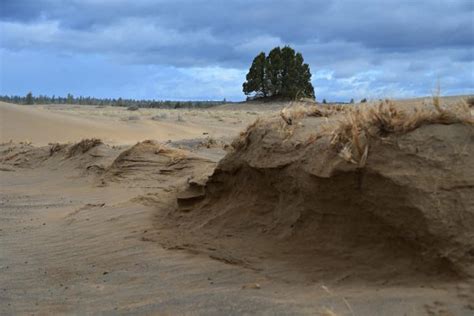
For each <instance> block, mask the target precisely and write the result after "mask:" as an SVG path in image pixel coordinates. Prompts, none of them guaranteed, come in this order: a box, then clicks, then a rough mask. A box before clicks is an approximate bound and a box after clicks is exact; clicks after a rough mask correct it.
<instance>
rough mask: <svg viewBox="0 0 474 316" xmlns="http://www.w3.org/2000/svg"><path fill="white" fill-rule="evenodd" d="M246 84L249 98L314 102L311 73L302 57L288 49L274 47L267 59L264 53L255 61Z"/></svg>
mask: <svg viewBox="0 0 474 316" xmlns="http://www.w3.org/2000/svg"><path fill="white" fill-rule="evenodd" d="M246 79H247V81H246V82H245V83H244V84H243V91H244V93H245V94H246V95H249V94H251V93H255V96H256V97H267V96H269V97H282V98H286V99H295V98H297V97H309V98H314V88H313V85H312V84H311V71H310V69H309V65H308V64H306V63H305V62H304V59H303V55H301V53H296V52H295V50H294V49H292V48H291V47H289V46H285V47H283V48H280V47H275V48H274V49H272V50H271V51H270V53H269V54H268V56H267V57H266V58H265V53H260V54H259V55H257V57H255V59H254V60H253V62H252V66H251V67H250V70H249V73H248V74H247V77H246Z"/></svg>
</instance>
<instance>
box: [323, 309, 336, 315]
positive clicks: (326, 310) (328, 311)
mask: <svg viewBox="0 0 474 316" xmlns="http://www.w3.org/2000/svg"><path fill="white" fill-rule="evenodd" d="M319 316H337V314H336V313H335V312H333V311H332V310H331V309H329V308H323V309H321V310H320V311H319Z"/></svg>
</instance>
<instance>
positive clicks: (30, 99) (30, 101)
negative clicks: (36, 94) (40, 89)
mask: <svg viewBox="0 0 474 316" xmlns="http://www.w3.org/2000/svg"><path fill="white" fill-rule="evenodd" d="M25 103H26V104H28V105H32V104H35V102H34V99H33V93H31V91H30V92H28V93H27V95H26V98H25Z"/></svg>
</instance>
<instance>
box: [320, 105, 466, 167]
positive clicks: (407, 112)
mask: <svg viewBox="0 0 474 316" xmlns="http://www.w3.org/2000/svg"><path fill="white" fill-rule="evenodd" d="M456 123H460V124H466V125H474V119H473V116H472V114H471V111H470V109H469V106H468V105H467V103H466V102H460V103H458V104H456V105H453V106H450V107H443V106H442V104H441V100H440V98H439V96H434V97H433V104H432V106H430V105H424V106H420V107H410V108H408V107H407V108H401V107H397V106H396V105H395V104H394V103H393V102H391V101H387V100H386V101H382V102H380V103H379V104H378V105H365V106H360V107H357V108H354V109H353V110H352V111H350V112H348V113H347V114H346V115H344V116H343V117H342V118H341V120H340V121H339V122H338V124H335V125H334V124H333V125H331V126H328V127H327V128H326V132H329V133H330V134H331V136H332V141H331V143H332V144H333V145H335V146H337V147H338V148H339V154H340V156H341V157H342V158H344V159H345V160H346V161H348V162H351V163H355V164H358V165H359V166H360V167H362V166H364V165H365V162H366V159H367V155H368V151H369V141H370V139H371V138H375V137H378V138H383V137H387V136H388V135H390V134H404V133H408V132H410V131H413V130H415V129H417V128H419V127H421V126H423V125H427V124H445V125H447V124H456Z"/></svg>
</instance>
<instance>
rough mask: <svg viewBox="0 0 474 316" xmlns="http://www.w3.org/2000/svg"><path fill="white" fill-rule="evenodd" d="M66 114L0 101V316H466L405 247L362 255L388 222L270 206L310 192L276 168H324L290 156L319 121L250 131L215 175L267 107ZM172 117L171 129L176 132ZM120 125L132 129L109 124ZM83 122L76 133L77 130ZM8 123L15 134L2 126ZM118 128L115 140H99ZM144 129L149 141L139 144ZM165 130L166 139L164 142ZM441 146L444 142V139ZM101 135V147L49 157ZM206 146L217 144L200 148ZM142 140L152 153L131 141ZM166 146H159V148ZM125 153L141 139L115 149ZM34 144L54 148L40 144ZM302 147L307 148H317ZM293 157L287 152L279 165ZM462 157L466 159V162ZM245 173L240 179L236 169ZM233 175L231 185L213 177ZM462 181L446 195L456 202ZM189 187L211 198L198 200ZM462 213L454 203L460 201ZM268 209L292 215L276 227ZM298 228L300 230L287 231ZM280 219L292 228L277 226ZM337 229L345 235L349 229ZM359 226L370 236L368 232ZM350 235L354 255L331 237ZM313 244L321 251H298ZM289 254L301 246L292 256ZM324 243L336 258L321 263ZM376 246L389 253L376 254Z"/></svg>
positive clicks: (436, 268)
mask: <svg viewBox="0 0 474 316" xmlns="http://www.w3.org/2000/svg"><path fill="white" fill-rule="evenodd" d="M65 107H66V106H43V107H39V108H35V109H30V108H27V109H25V108H24V107H21V106H15V105H8V104H0V110H1V112H0V113H1V115H2V120H1V122H2V126H1V131H2V136H1V137H2V141H4V143H3V144H2V145H1V146H0V186H1V187H0V192H1V193H0V194H1V195H0V314H2V315H3V314H5V315H10V314H35V315H50V314H106V315H108V314H111V315H113V314H138V315H150V314H165V315H177V314H189V315H195V314H198V315H242V314H263V315H299V314H301V315H472V313H473V310H474V290H473V289H474V288H473V284H472V279H471V278H469V277H464V276H463V277H460V276H458V275H454V274H452V273H451V270H450V269H445V266H444V265H443V264H441V265H438V263H437V261H430V260H428V259H427V260H428V261H423V260H418V259H417V257H416V258H415V257H412V256H411V255H410V256H409V257H406V256H405V255H406V254H407V252H405V251H404V249H405V248H404V247H400V246H395V245H399V244H397V243H398V242H399V241H398V239H397V240H393V241H394V243H392V241H390V242H387V243H386V244H384V243H383V242H381V243H373V242H370V241H374V236H375V235H377V234H379V236H380V237H381V238H380V240H381V241H385V240H388V239H385V237H386V235H385V234H384V233H383V230H384V229H389V228H390V229H392V228H393V227H394V226H390V225H391V223H390V221H388V222H385V223H383V224H381V223H380V222H379V221H377V220H371V221H368V222H367V224H364V221H358V220H357V216H355V217H350V216H349V217H347V218H346V219H348V220H344V221H342V218H343V217H338V216H336V215H337V214H330V212H329V213H327V214H322V215H321V216H322V217H323V218H324V220H323V221H320V220H319V219H318V217H316V219H315V218H314V217H305V215H302V214H300V213H299V211H298V208H297V207H296V206H297V205H302V204H301V203H303V202H304V201H307V202H308V203H309V204H314V205H317V203H319V202H317V201H318V200H311V198H309V195H308V196H304V195H299V194H296V193H295V195H294V197H295V198H294V199H288V196H287V195H285V194H286V193H285V192H290V191H292V190H293V189H294V187H293V185H294V184H295V183H300V184H305V185H306V183H307V182H306V181H309V180H307V179H306V180H303V178H299V177H300V176H303V174H304V172H302V171H300V173H292V170H293V169H292V168H285V167H282V166H285V165H287V164H288V162H289V161H291V163H292V164H293V166H299V163H300V162H299V161H309V162H314V163H315V165H314V166H313V167H314V170H316V169H317V168H318V166H322V165H324V163H323V162H324V160H321V161H320V162H318V163H316V161H312V160H311V159H313V158H312V157H316V156H317V155H315V154H314V153H312V152H311V151H309V152H307V151H304V152H305V155H306V156H304V155H301V148H302V147H301V146H300V145H296V143H298V142H300V140H301V139H303V138H304V139H306V138H307V137H308V136H310V137H312V132H313V130H312V129H313V128H314V129H317V128H318V126H319V124H320V122H324V121H325V120H326V118H324V117H320V118H317V119H309V118H308V119H304V120H301V122H298V123H301V124H296V121H295V125H294V126H295V129H294V130H293V129H292V130H291V131H289V130H288V129H286V128H284V129H283V130H279V129H276V130H274V131H270V130H267V129H266V127H265V126H266V125H265V124H266V123H264V124H263V125H257V127H255V128H254V129H249V130H247V134H243V135H242V136H241V138H242V139H243V141H244V143H245V144H246V145H245V147H243V148H242V149H240V150H237V151H235V149H234V151H233V152H231V154H230V155H228V156H227V158H226V160H224V161H221V162H219V166H220V167H218V169H220V170H221V171H219V172H217V173H216V172H215V168H216V166H217V162H218V161H219V159H220V158H221V157H223V156H224V155H225V154H226V151H224V150H223V147H225V146H226V145H228V144H227V140H228V139H229V138H233V137H237V136H238V135H239V132H240V131H241V129H242V128H244V127H245V126H246V124H247V122H251V121H253V120H255V118H256V117H259V116H260V117H267V116H271V115H273V114H275V110H273V109H269V110H260V111H259V109H252V108H245V109H244V110H243V109H239V108H232V109H227V108H226V109H215V110H183V112H178V111H175V110H140V112H141V114H136V113H135V112H128V111H126V110H123V109H115V108H111V109H108V108H107V109H103V108H99V109H98V108H94V107H84V106H81V107H77V108H75V109H69V108H67V109H66V108H65ZM96 111H97V112H96ZM160 111H162V112H160ZM213 111H215V112H213ZM100 113H102V114H100ZM160 113H166V114H167V117H166V118H164V120H165V122H167V123H168V124H169V129H168V128H165V127H163V126H162V125H160V121H157V122H155V121H153V120H151V119H149V118H150V117H152V116H154V115H159V114H160ZM178 114H179V115H180V116H181V120H183V121H184V122H183V121H182V122H179V121H177V115H178ZM4 115H5V116H4ZM129 115H139V116H140V119H139V120H135V121H133V122H130V121H128V120H127V121H123V120H122V118H124V117H125V118H127V117H128V116H129ZM183 116H184V119H183V118H182V117H183ZM216 117H217V118H216ZM277 117H278V116H277ZM7 118H8V119H7ZM39 118H42V119H43V120H44V121H45V122H46V121H48V120H49V121H48V122H50V124H52V125H55V126H56V127H58V126H63V128H64V132H58V130H57V129H54V128H53V129H51V130H50V131H47V130H46V127H45V126H43V125H41V124H42V123H39V122H37V121H36V120H37V119H39ZM4 122H5V125H4ZM16 122H17V123H18V124H15V123H16ZM73 122H74V123H73ZM232 122H235V124H233V123H232ZM269 122H270V123H271V122H273V121H272V120H270V121H269ZM155 123H157V124H158V126H153V124H155ZM270 123H269V124H270ZM280 123H281V122H278V124H280ZM61 124H64V125H61ZM75 124H76V125H75ZM88 124H91V125H90V130H88V129H87V128H86V129H84V127H85V126H88ZM133 124H137V128H138V129H140V132H137V134H135V135H133V133H132V132H130V134H129V133H128V132H125V131H128V130H127V129H130V131H131V130H133V129H134V127H133V126H134V125H133ZM142 124H143V126H141V125H142ZM200 124H201V125H202V126H200V127H199V125H200ZM271 124H273V123H271ZM129 125H130V126H129ZM149 125H152V127H150V126H149ZM188 125H189V126H188ZM194 125H196V126H197V127H195V128H196V129H193V128H192V126H194ZM20 126H22V127H23V129H22V128H20V129H16V127H20ZM48 126H49V125H48ZM92 126H94V127H92ZM262 126H263V127H262ZM105 127H107V128H105ZM117 127H121V128H123V129H124V131H123V133H124V134H114V133H113V130H114V128H117ZM184 127H186V128H184ZM187 127H190V129H189V130H188V129H187ZM28 128H30V129H28ZM94 128H97V130H94ZM104 128H105V129H104ZM108 128H110V129H108ZM142 128H143V129H142ZM12 129H13V130H12ZM308 129H309V133H308ZM68 130H69V131H68ZM151 130H155V134H152V135H155V136H153V137H151V136H150V135H149V132H150V131H151ZM458 130H459V131H460V132H459V133H464V130H461V129H455V131H458ZM90 131H92V132H91V134H89V132H90ZM135 131H136V130H135ZM144 131H145V133H144V134H140V133H141V132H144ZM92 133H99V135H97V134H93V135H92ZM100 133H102V134H100ZM121 133H122V132H121ZM160 133H162V134H160ZM168 133H171V134H173V133H176V134H173V136H174V138H173V137H172V136H169V134H168ZM202 133H210V134H205V135H203V134H202ZM211 133H212V134H211ZM453 133H454V134H453ZM453 133H451V134H449V135H457V134H456V133H458V132H456V133H455V132H453ZM101 135H102V136H103V137H102V138H103V139H104V140H105V144H103V143H100V142H97V143H94V142H81V143H79V144H69V145H60V144H56V143H58V142H59V143H63V142H76V141H78V140H79V139H81V138H87V137H97V138H99V137H101ZM130 135H132V136H130ZM209 135H212V137H215V138H216V139H218V140H220V139H222V143H221V142H213V141H209ZM440 135H442V133H441V134H440ZM462 135H464V134H462ZM35 137H36V138H35ZM61 137H64V138H61ZM450 137H451V136H450ZM452 137H454V136H452ZM149 138H151V139H154V140H156V141H143V140H144V139H149ZM282 138H283V139H288V141H282ZM10 139H13V141H12V142H10ZM168 139H171V140H173V142H171V143H170V144H168V145H163V143H165V142H166V141H167V140H168ZM183 139H184V140H183ZM186 139H194V140H196V139H197V141H187V140H186ZM311 139H312V138H311ZM433 139H440V136H434V138H433ZM452 139H457V138H452ZM27 140H29V141H33V144H30V143H28V142H25V141H27ZM20 141H21V142H22V143H20ZM136 141H142V142H141V143H139V144H136V145H134V146H132V147H130V145H127V144H131V143H135V142H136ZM241 141H242V140H241ZM49 142H53V143H55V144H52V145H45V144H47V143H49ZM247 142H248V143H247ZM410 142H411V141H410V140H408V141H405V143H404V144H406V146H405V147H406V148H411V147H409V146H408V145H409V144H411V143H410ZM270 144H272V145H271V146H270ZM314 144H316V145H314V148H316V149H317V148H320V147H319V146H320V145H318V144H319V143H318V142H315V143H314ZM42 145H44V146H42ZM234 146H241V145H239V144H237V145H235V144H234ZM293 146H297V147H296V148H299V149H298V150H294V154H291V153H292V152H293V149H291V148H293ZM380 146H381V145H380ZM407 146H408V147H407ZM179 148H182V149H179ZM371 148H377V147H371ZM380 148H383V147H380ZM455 148H457V147H455ZM459 148H460V149H462V146H460V147H459ZM465 148H467V147H465ZM290 149H291V151H290ZM448 149H449V148H448ZM317 150H319V149H317ZM375 150H376V149H375ZM410 150H411V149H410ZM375 152H377V151H375ZM381 152H383V151H381ZM461 154H463V155H464V156H463V157H465V158H464V159H470V158H472V155H471V153H470V152H465V151H464V152H463V151H461ZM328 155H329V154H328ZM269 157H271V159H270V160H269V159H268V158H269ZM301 157H303V158H301ZM370 157H371V158H370V159H372V160H370V159H369V162H368V166H369V167H368V168H369V169H370V168H375V167H373V166H378V164H377V163H376V161H377V157H380V156H378V155H373V156H370ZM372 157H373V158H372ZM430 157H432V156H430ZM374 159H375V160H374ZM430 159H431V158H430ZM244 161H246V163H248V164H249V167H248V168H247V169H246V168H244V169H235V168H236V167H235V166H237V165H238V164H240V163H242V162H244ZM371 166H372V167H371ZM389 167H390V168H391V167H393V166H387V167H386V168H385V169H383V170H392V169H390V168H389ZM399 167H400V165H399ZM250 169H253V171H249V170H250ZM222 170H223V172H222ZM305 170H306V169H305ZM314 170H313V171H311V172H313V173H317V172H318V171H314ZM321 170H322V169H321ZM371 170H375V169H371ZM393 170H400V169H396V168H395V169H393ZM443 170H444V169H443ZM294 171H295V170H294ZM387 172H388V171H387ZM446 172H448V171H446ZM232 173H233V174H234V175H235V177H231V178H229V177H227V175H228V174H232ZM209 177H210V178H209ZM288 177H290V178H291V179H289V180H288V182H287V184H288V185H287V186H286V188H285V185H284V183H282V184H281V185H282V187H279V186H278V185H276V186H275V189H274V190H270V188H271V187H272V186H273V185H275V183H276V182H278V181H280V182H281V179H282V178H288ZM312 177H314V176H310V178H311V179H312ZM208 178H209V179H210V180H208ZM252 179H254V180H252ZM297 179H300V180H297ZM465 179H466V180H465V181H468V180H469V179H470V178H469V177H466V178H465ZM448 180H449V179H448ZM448 180H446V181H448ZM208 181H211V183H207V182H208ZM219 181H221V182H219ZM311 181H312V180H311ZM328 181H329V182H327V184H328V185H333V188H336V189H337V190H341V189H342V188H345V189H344V190H346V191H344V192H345V193H344V194H345V195H346V196H348V195H349V194H350V192H351V191H350V189H349V188H348V187H347V186H350V183H352V182H351V181H348V182H347V183H348V184H347V185H344V184H341V183H342V182H341V183H339V182H337V181H335V180H328ZM469 181H470V180H469ZM269 182H270V183H272V184H269ZM343 182H344V181H343ZM219 183H221V184H219ZM251 183H254V184H253V185H250V184H251ZM314 183H316V186H317V187H318V186H320V184H318V183H317V182H314ZM416 183H420V182H416ZM446 183H448V182H446ZM466 183H467V182H462V181H461V182H456V183H454V184H453V186H454V187H455V188H456V190H457V189H459V190H469V188H468V187H466V185H467V184H466ZM203 185H204V187H205V188H206V189H205V190H210V191H209V192H208V191H205V194H204V195H202V194H203V192H202V191H201V189H202V187H203ZM243 185H248V187H245V188H244V187H243ZM313 185H314V184H313ZM444 187H445V188H446V186H444ZM216 188H217V189H216ZM219 188H222V190H223V193H222V194H220V193H219V190H220V189H219ZM303 188H304V187H303ZM307 188H311V190H313V189H314V190H316V189H315V187H311V186H308V187H307ZM330 189H331V188H330V187H329V186H328V187H327V192H328V194H330V193H329V192H330ZM276 192H279V193H278V194H276ZM301 192H303V193H304V192H305V191H304V189H303V190H302V191H301ZM341 192H342V191H341ZM397 192H398V193H397ZM399 192H402V191H394V193H397V194H400V193H399ZM420 192H421V191H420ZM463 192H464V191H463ZM428 193H429V192H428ZM443 194H444V193H443ZM203 196H204V197H205V198H204V199H202V197H203ZM245 197H247V198H245ZM298 199H299V200H298ZM301 199H302V200H301ZM232 201H235V203H233V202H232ZM259 201H260V202H261V203H260V202H259ZM462 201H465V202H466V201H469V200H466V198H462V197H461V200H459V202H462ZM285 203H286V204H285ZM357 203H360V201H359V202H357ZM371 203H372V202H371ZM407 203H408V202H407ZM466 203H468V202H466ZM469 203H470V202H469ZM282 205H287V206H288V208H287V209H288V210H290V209H291V210H295V213H294V214H296V215H298V216H296V217H292V215H291V214H289V216H288V218H287V217H286V215H285V213H284V212H285V210H284V209H282ZM335 205H336V204H335ZM400 205H401V206H400V209H403V210H405V209H404V208H403V207H402V206H403V205H404V204H400ZM466 205H468V204H466ZM336 206H337V205H336ZM295 207H296V208H295ZM447 207H448V208H449V205H448V206H447ZM237 209H239V210H237ZM348 210H349V209H348ZM413 210H414V209H413ZM459 210H460V209H459ZM459 210H458V213H459V216H461V215H462V216H463V218H464V222H465V223H468V222H469V223H470V220H471V217H470V216H471V215H470V214H469V213H466V212H464V213H462V212H461V211H459ZM334 211H335V212H336V211H337V209H336V208H335V209H334ZM353 211H356V209H353ZM236 212H237V213H236ZM239 213H240V215H239ZM458 213H456V214H458ZM461 213H462V214H461ZM364 216H368V215H367V214H365V215H364ZM304 218H307V220H308V221H307V222H306V223H308V225H307V226H306V227H305V226H304V225H303V226H301V223H303V224H304V222H302V219H304ZM364 218H367V219H368V217H364ZM282 219H283V226H281V225H280V222H281V220H282ZM293 220H296V222H294V223H297V225H296V226H295V225H293V226H291V227H290V224H291V223H290V222H292V221H293ZM384 221H386V218H385V219H384ZM352 222H353V223H360V226H351V225H352V224H351V223H352ZM315 223H316V224H315ZM287 224H288V226H286V225H287ZM328 224H329V226H328ZM453 224H456V225H459V224H458V221H455V222H453ZM357 225H358V224H357ZM295 227H297V228H299V227H302V229H301V230H299V231H300V232H304V234H305V235H303V236H301V235H298V234H299V233H298V232H297V231H296V230H295ZM341 227H342V228H344V229H346V228H347V229H349V230H345V233H344V234H342V235H340V238H339V237H338V238H332V237H334V236H336V237H337V236H339V235H338V234H339V232H340V231H339V229H340V228H341ZM356 228H357V229H356ZM370 229H372V230H373V233H368V232H367V230H370ZM466 229H467V228H466ZM313 230H314V232H315V234H313V233H312V232H313ZM318 231H321V232H322V233H324V234H325V237H324V236H323V235H322V234H316V232H318ZM421 231H422V230H421ZM469 232H470V231H466V232H463V234H465V233H469ZM351 233H353V234H354V235H353V236H354V239H353V241H354V242H353V243H352V245H353V246H354V249H355V250H356V251H354V252H353V251H352V250H351V247H352V246H351V247H348V244H347V242H346V240H345V239H346V238H347V237H349V235H350V234H351ZM331 234H332V236H331ZM313 235H314V236H313ZM265 236H267V237H265ZM315 236H316V237H317V238H316V237H315ZM391 236H392V235H391ZM420 236H423V235H420ZM301 237H304V238H301ZM392 237H393V236H392ZM392 237H391V238H392ZM396 237H397V238H398V237H399V236H398V235H397V236H396ZM415 237H416V236H415ZM318 238H322V239H320V241H323V242H324V243H326V244H321V245H320V246H317V245H314V244H309V243H315V242H317V241H318ZM294 241H298V242H303V243H304V242H306V243H308V245H307V246H308V247H294V246H295V245H296V244H295V243H294ZM367 241H369V243H367V244H366V243H365V242H367ZM463 242H465V240H463ZM468 244H469V243H468ZM328 245H329V246H335V245H340V246H341V248H340V249H339V250H337V249H334V250H336V251H335V252H330V251H329V252H328V251H327V250H329V246H328ZM449 245H450V246H452V244H449ZM387 246H388V247H399V248H393V254H390V253H389V251H388V250H387V249H386V247H387ZM364 247H365V248H364ZM369 248H370V249H369ZM410 249H411V248H410ZM415 249H417V248H415ZM439 249H442V248H439ZM300 250H301V252H300V253H299V254H298V253H297V252H298V251H300ZM321 250H324V251H321ZM379 250H380V251H379ZM276 251H277V252H280V253H279V254H278V253H276ZM417 251H418V250H417ZM409 253H410V254H411V252H409ZM361 254H365V255H367V260H363V258H361V257H360V255H361ZM398 255H400V258H398V259H397V256H398ZM447 256H448V258H449V255H447ZM384 257H386V260H385V261H384ZM456 258H457V257H456ZM355 259H357V260H355ZM369 261H370V262H369ZM465 264H466V262H465V261H463V265H462V267H465ZM468 266H469V265H468Z"/></svg>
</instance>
